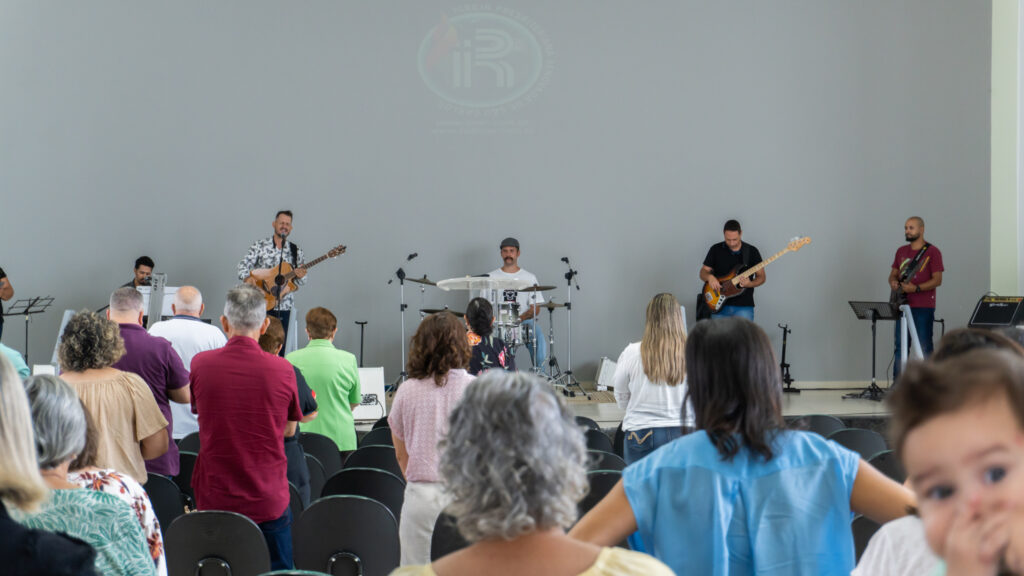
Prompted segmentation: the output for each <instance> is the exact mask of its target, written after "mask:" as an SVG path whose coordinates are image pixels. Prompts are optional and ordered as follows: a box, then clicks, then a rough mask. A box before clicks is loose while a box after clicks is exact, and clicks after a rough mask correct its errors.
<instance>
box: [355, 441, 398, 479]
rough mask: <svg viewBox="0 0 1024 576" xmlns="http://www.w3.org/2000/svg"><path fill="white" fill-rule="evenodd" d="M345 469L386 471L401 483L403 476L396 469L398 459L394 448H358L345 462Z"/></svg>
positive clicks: (370, 446) (379, 446) (372, 446)
mask: <svg viewBox="0 0 1024 576" xmlns="http://www.w3.org/2000/svg"><path fill="white" fill-rule="evenodd" d="M345 468H376V469H378V470H387V471H388V472H391V473H392V474H394V475H395V476H398V477H399V478H401V479H402V480H403V481H404V480H405V476H404V475H403V474H402V469H401V468H399V467H398V457H397V456H395V447H394V446H381V445H368V446H360V447H359V449H358V450H356V451H355V452H353V453H352V454H351V455H350V456H349V457H348V460H346V461H345Z"/></svg>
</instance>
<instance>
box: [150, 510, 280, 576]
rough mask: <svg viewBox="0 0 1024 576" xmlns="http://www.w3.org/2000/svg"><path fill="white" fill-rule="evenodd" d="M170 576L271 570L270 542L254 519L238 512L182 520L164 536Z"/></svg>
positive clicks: (238, 574) (242, 575)
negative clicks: (268, 543)
mask: <svg viewBox="0 0 1024 576" xmlns="http://www.w3.org/2000/svg"><path fill="white" fill-rule="evenodd" d="M164 548H165V550H166V553H167V574H168V576H204V575H211V574H216V575H222V574H232V575H235V576H245V575H252V576H255V575H257V574H262V573H264V572H269V571H270V552H269V551H268V550H267V542H266V540H264V539H263V532H260V528H259V526H257V525H256V524H255V523H254V522H253V521H252V520H249V519H248V518H246V517H245V516H242V515H241V514H236V513H234V512H222V511H218V510H207V511H203V512H193V513H191V514H185V515H183V516H180V517H178V519H176V520H175V521H174V522H171V525H170V526H169V527H168V528H167V530H166V532H165V533H164Z"/></svg>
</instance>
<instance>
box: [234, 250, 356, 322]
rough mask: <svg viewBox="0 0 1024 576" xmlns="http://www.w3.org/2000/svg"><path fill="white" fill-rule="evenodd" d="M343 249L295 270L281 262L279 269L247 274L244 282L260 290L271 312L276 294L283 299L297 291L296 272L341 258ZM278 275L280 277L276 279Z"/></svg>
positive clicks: (332, 251) (257, 270) (333, 251)
mask: <svg viewBox="0 0 1024 576" xmlns="http://www.w3.org/2000/svg"><path fill="white" fill-rule="evenodd" d="M345 249H346V248H345V247H344V246H341V245H338V246H335V247H334V248H331V249H330V250H329V251H328V252H327V253H326V254H324V255H323V256H321V257H319V258H317V259H315V260H310V261H309V262H306V263H305V264H303V265H302V266H299V267H297V268H292V265H291V264H289V263H288V262H282V263H281V267H280V269H278V267H277V266H274V267H273V268H257V269H256V270H253V271H252V272H249V277H248V278H246V279H245V282H246V284H252V285H253V286H255V287H257V288H259V289H260V290H262V291H263V298H264V299H266V301H267V310H273V309H274V306H276V305H277V299H278V294H280V296H281V297H282V298H283V297H284V295H285V294H289V293H291V292H295V291H296V290H298V289H299V287H298V286H297V285H296V284H295V278H297V276H296V274H295V271H296V270H299V269H302V270H309V269H310V268H312V267H313V266H316V265H317V264H319V263H321V262H323V261H324V260H327V259H328V258H336V257H338V256H341V255H342V254H344V253H345ZM278 274H280V277H278Z"/></svg>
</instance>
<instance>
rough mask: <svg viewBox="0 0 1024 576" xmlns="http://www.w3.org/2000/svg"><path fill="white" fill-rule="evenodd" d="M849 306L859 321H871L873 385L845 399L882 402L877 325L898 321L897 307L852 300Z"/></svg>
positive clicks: (845, 396) (882, 392)
mask: <svg viewBox="0 0 1024 576" xmlns="http://www.w3.org/2000/svg"><path fill="white" fill-rule="evenodd" d="M849 304H850V308H853V313H854V314H856V315H857V318H858V319H860V320H871V385H870V386H868V387H867V388H865V389H863V390H861V391H860V392H854V393H852V394H844V395H843V398H844V399H846V398H866V399H868V400H874V401H876V402H878V401H881V400H882V396H883V395H884V394H885V392H884V391H883V390H882V389H881V388H879V387H878V384H877V383H876V381H875V352H876V349H877V348H878V346H877V340H878V329H877V323H878V321H879V320H896V319H897V318H899V316H898V315H897V314H896V309H895V307H894V306H893V305H892V304H889V303H888V302H857V301H854V300H850V302H849Z"/></svg>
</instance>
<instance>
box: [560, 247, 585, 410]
mask: <svg viewBox="0 0 1024 576" xmlns="http://www.w3.org/2000/svg"><path fill="white" fill-rule="evenodd" d="M562 262H565V265H566V266H568V267H569V271H568V272H566V273H565V275H564V276H563V278H565V281H566V292H567V294H566V298H565V310H566V324H567V332H568V336H567V337H566V338H567V340H566V342H567V349H568V352H567V354H568V364H566V370H565V372H562V375H561V376H559V378H558V380H559V381H561V384H562V394H564V395H566V396H573V397H575V396H576V395H577V394H580V395H583V396H586V397H587V400H590V394H587V392H586V390H584V389H583V386H580V383H579V381H578V380H576V377H575V376H573V375H572V287H573V284H575V285H576V289H577V290H579V289H580V285H579V283H578V282H576V281H575V279H576V276H577V275H579V271H578V270H573V269H572V264H570V263H569V258H568V257H563V258H562ZM557 383H558V382H557V381H556V384H557ZM574 387H575V388H578V389H579V392H576V391H574V390H572V388H574Z"/></svg>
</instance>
